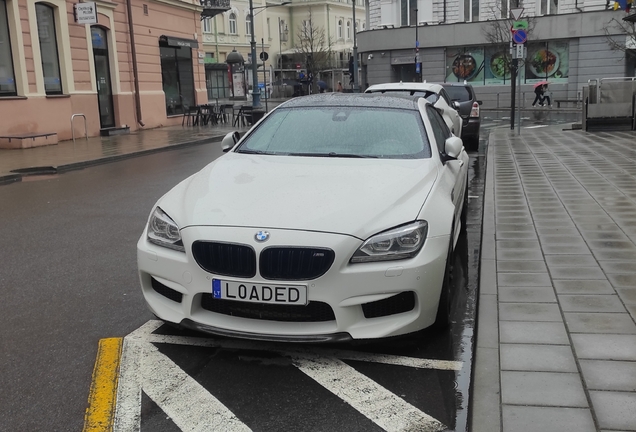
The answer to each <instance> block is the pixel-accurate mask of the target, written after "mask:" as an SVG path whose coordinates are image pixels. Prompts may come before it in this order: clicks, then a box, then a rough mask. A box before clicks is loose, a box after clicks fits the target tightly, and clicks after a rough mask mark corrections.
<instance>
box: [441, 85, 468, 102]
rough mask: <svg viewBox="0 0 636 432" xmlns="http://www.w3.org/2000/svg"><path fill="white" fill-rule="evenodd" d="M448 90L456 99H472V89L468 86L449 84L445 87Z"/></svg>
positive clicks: (453, 98) (461, 100)
mask: <svg viewBox="0 0 636 432" xmlns="http://www.w3.org/2000/svg"><path fill="white" fill-rule="evenodd" d="M444 88H445V89H446V92H447V93H448V95H449V96H450V97H451V99H452V100H454V101H460V102H466V101H469V100H471V99H472V97H471V95H470V91H469V90H468V88H466V87H461V86H448V87H444Z"/></svg>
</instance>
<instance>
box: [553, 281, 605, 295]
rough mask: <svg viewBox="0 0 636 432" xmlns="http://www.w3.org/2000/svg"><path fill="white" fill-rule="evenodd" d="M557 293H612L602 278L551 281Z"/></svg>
mask: <svg viewBox="0 0 636 432" xmlns="http://www.w3.org/2000/svg"><path fill="white" fill-rule="evenodd" d="M552 285H553V286H554V289H555V290H556V292H557V294H614V293H615V292H616V291H614V288H612V285H611V284H610V283H609V282H608V281H602V280H591V281H586V280H555V281H553V282H552Z"/></svg>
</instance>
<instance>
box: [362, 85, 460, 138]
mask: <svg viewBox="0 0 636 432" xmlns="http://www.w3.org/2000/svg"><path fill="white" fill-rule="evenodd" d="M364 92H365V93H384V94H394V93H406V94H409V95H411V96H419V97H423V98H426V99H427V100H428V101H429V102H430V103H432V104H433V106H435V108H439V110H440V111H441V113H442V116H443V117H444V121H445V122H446V124H447V125H448V127H449V128H450V130H451V132H452V133H453V134H455V135H456V136H461V132H462V117H461V116H460V115H459V112H458V111H457V110H458V108H459V105H456V104H453V102H452V99H451V98H450V96H449V95H448V93H447V92H446V89H444V87H443V86H441V85H440V84H433V83H425V82H397V83H386V84H375V85H372V86H369V87H368V88H367V89H366V90H365V91H364Z"/></svg>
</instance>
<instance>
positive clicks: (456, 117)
mask: <svg viewBox="0 0 636 432" xmlns="http://www.w3.org/2000/svg"><path fill="white" fill-rule="evenodd" d="M439 94H440V96H441V97H442V99H444V101H445V102H446V104H447V105H448V107H449V108H450V111H449V116H450V117H451V119H452V120H453V127H454V128H455V130H454V134H455V135H456V136H461V132H462V125H463V124H462V116H461V115H460V114H459V112H458V110H456V109H455V107H453V100H452V99H451V97H450V96H449V95H448V92H447V91H446V90H445V89H444V88H442V89H441V90H440V92H439Z"/></svg>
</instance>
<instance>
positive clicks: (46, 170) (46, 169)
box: [0, 135, 225, 185]
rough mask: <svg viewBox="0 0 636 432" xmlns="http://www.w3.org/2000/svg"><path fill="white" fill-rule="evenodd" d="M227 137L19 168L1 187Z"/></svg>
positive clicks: (0, 180) (5, 176) (0, 176)
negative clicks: (26, 179) (28, 177)
mask: <svg viewBox="0 0 636 432" xmlns="http://www.w3.org/2000/svg"><path fill="white" fill-rule="evenodd" d="M224 136H225V135H215V136H213V137H208V138H202V139H197V140H193V141H184V142H181V143H176V144H171V145H167V146H164V147H157V148H152V149H146V150H140V151H136V152H132V153H125V154H120V155H113V156H106V157H103V158H99V159H91V160H86V161H80V162H71V163H68V164H63V165H58V166H56V167H54V166H40V167H31V168H17V169H14V170H11V172H10V173H8V174H0V185H5V184H11V183H15V182H21V181H22V178H23V177H26V176H30V175H41V174H63V173H66V172H69V171H75V170H80V169H84V168H87V167H91V166H96V165H103V164H107V163H111V162H118V161H121V160H125V159H131V158H134V157H138V156H147V155H150V154H153V153H160V152H164V151H169V150H178V149H180V148H183V147H190V146H195V145H201V144H210V143H214V142H221V141H222V140H223V137H224Z"/></svg>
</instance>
